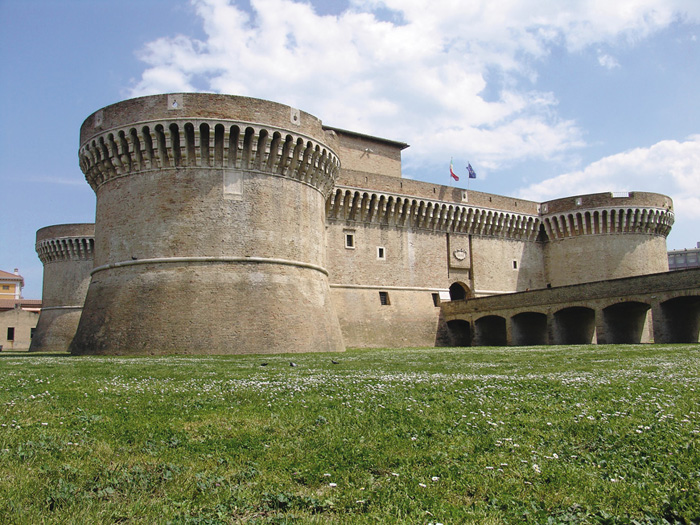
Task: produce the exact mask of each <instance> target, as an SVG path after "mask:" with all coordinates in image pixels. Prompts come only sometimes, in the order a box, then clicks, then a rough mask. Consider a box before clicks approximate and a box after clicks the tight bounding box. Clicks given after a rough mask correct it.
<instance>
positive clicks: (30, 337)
mask: <svg viewBox="0 0 700 525" xmlns="http://www.w3.org/2000/svg"><path fill="white" fill-rule="evenodd" d="M34 332H36V327H35V328H32V331H31V332H30V333H29V339H34Z"/></svg>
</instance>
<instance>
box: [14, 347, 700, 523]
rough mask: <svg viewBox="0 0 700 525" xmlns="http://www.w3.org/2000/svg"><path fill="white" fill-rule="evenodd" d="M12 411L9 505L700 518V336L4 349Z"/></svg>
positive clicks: (158, 511)
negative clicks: (101, 351) (453, 344)
mask: <svg viewBox="0 0 700 525" xmlns="http://www.w3.org/2000/svg"><path fill="white" fill-rule="evenodd" d="M331 359H335V360H337V361H339V363H338V364H333V363H332V362H331ZM290 360H291V361H294V362H295V363H296V365H297V366H295V367H292V366H290V365H289V363H290ZM262 363H267V365H266V366H261V364H262ZM0 424H1V426H0V522H2V523H27V524H29V523H31V524H35V523H82V524H92V523H176V524H185V523H191V524H205V523H206V524H213V523H378V522H379V523H426V524H427V523H433V524H436V523H443V524H447V523H521V522H529V523H609V524H614V523H649V524H651V523H699V522H700V345H638V346H571V347H542V348H458V349H433V348H431V349H402V350H352V351H348V352H346V353H344V354H333V355H331V354H304V355H293V356H289V355H273V356H269V355H268V356H250V355H249V356H221V357H212V356H201V357H200V356H174V357H137V358H134V357H128V358H127V357H97V356H96V357H71V356H68V355H36V354H8V353H5V352H3V353H2V354H0Z"/></svg>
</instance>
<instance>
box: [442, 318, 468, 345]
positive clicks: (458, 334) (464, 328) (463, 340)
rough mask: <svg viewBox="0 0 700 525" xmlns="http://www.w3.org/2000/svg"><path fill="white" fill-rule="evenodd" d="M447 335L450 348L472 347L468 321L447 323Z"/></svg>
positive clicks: (457, 320)
mask: <svg viewBox="0 0 700 525" xmlns="http://www.w3.org/2000/svg"><path fill="white" fill-rule="evenodd" d="M447 334H448V340H449V345H450V346H471V345H472V329H471V325H470V324H469V322H468V321H464V320H462V319H455V320H453V321H447Z"/></svg>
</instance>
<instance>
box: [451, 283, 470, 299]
mask: <svg viewBox="0 0 700 525" xmlns="http://www.w3.org/2000/svg"><path fill="white" fill-rule="evenodd" d="M466 298H467V290H465V288H464V286H462V284H461V283H452V284H451V285H450V301H461V300H464V299H466Z"/></svg>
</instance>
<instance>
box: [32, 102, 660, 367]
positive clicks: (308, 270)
mask: <svg viewBox="0 0 700 525" xmlns="http://www.w3.org/2000/svg"><path fill="white" fill-rule="evenodd" d="M406 147H407V144H404V143H402V142H396V141H393V140H386V139H381V138H376V137H371V136H367V135H363V134H360V133H355V132H352V131H347V130H343V129H338V128H333V127H329V126H326V125H324V124H323V123H322V122H321V121H320V120H319V119H317V118H316V117H314V116H312V115H309V114H307V113H304V112H303V111H300V110H298V109H295V108H291V107H289V106H285V105H281V104H278V103H274V102H270V101H265V100H258V99H252V98H245V97H238V96H229V95H216V94H203V93H184V94H164V95H155V96H147V97H141V98H136V99H131V100H126V101H123V102H119V103H117V104H113V105H110V106H107V107H105V108H103V109H101V110H99V111H97V112H95V113H93V114H92V115H90V116H89V117H88V118H87V120H85V122H84V123H83V125H82V128H81V133H80V150H79V158H80V167H81V169H82V171H83V173H84V174H85V177H86V179H87V182H88V183H89V184H90V186H91V187H92V188H93V190H94V191H95V194H96V196H97V211H96V218H95V224H94V230H93V225H86V224H82V225H57V226H49V227H47V228H43V229H42V230H39V232H38V233H37V252H38V253H39V256H40V258H41V260H42V262H43V263H44V266H45V276H44V303H45V308H44V310H43V311H42V313H41V318H40V320H39V325H38V326H37V333H36V335H35V339H34V341H33V342H32V348H31V350H34V351H38V350H64V349H66V348H68V347H69V348H70V351H71V352H72V353H73V354H170V353H215V354H226V353H231V354H234V353H280V352H311V351H318V352H325V351H342V350H344V349H345V347H346V346H348V347H402V346H435V345H441V344H447V343H448V342H449V334H448V333H447V332H448V331H449V329H448V327H447V325H446V323H445V322H444V320H443V319H442V316H441V308H440V304H441V301H442V302H444V301H449V300H453V301H454V300H459V299H472V298H478V297H485V296H492V295H496V294H511V293H513V292H523V291H526V290H537V289H548V288H556V287H562V286H569V285H577V284H581V283H589V282H593V281H601V280H606V279H619V278H626V277H631V276H638V275H646V274H652V273H658V272H667V271H668V260H667V256H666V236H667V235H668V233H669V231H670V228H671V225H672V224H673V206H672V202H671V199H670V198H668V197H666V196H664V195H659V194H653V193H641V192H634V193H624V194H614V193H604V194H594V195H580V196H572V197H568V198H564V199H557V200H553V201H549V202H544V203H536V202H531V201H527V200H522V199H515V198H511V197H505V196H499V195H492V194H487V193H481V192H476V191H467V190H464V189H460V188H455V187H450V186H443V185H438V184H431V183H425V182H419V181H416V180H409V179H403V178H402V177H401V151H402V150H403V149H405V148H406ZM446 176H447V174H446Z"/></svg>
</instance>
